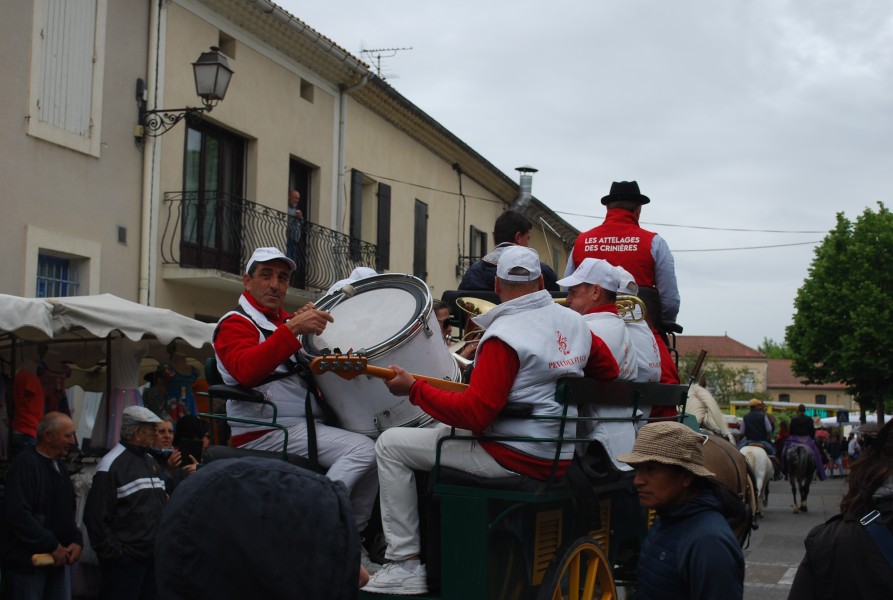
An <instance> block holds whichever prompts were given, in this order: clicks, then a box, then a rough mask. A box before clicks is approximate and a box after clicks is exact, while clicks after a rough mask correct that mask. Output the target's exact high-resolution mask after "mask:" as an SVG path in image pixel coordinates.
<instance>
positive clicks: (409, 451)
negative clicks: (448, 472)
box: [375, 425, 517, 561]
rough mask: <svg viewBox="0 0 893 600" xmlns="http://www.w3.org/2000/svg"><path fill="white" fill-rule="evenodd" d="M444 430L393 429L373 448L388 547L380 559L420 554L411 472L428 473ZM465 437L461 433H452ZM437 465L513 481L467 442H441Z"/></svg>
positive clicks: (506, 472)
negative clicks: (438, 463)
mask: <svg viewBox="0 0 893 600" xmlns="http://www.w3.org/2000/svg"><path fill="white" fill-rule="evenodd" d="M449 432H450V428H449V427H448V426H446V425H437V426H435V427H429V428H424V429H417V428H411V427H393V428H391V429H388V430H386V431H385V432H384V433H382V434H381V436H380V437H379V438H378V442H376V444H375V454H376V456H377V458H378V479H379V483H380V485H381V501H380V503H381V521H382V528H383V529H384V536H385V541H386V542H387V544H388V548H387V551H386V552H385V558H387V559H388V560H390V561H400V560H405V559H407V558H409V557H411V556H415V555H417V554H419V553H420V552H421V542H420V539H419V501H418V497H417V496H416V485H415V474H414V473H413V471H414V470H416V471H430V470H431V469H433V468H434V460H435V457H436V452H437V440H439V439H440V438H442V437H443V436H445V435H447V434H449ZM457 433H459V434H463V435H467V434H468V432H467V431H457ZM440 464H441V465H442V466H445V467H452V468H454V469H461V470H462V471H465V472H467V473H472V474H474V475H479V476H481V477H509V476H511V475H517V473H513V472H512V471H509V470H507V469H505V468H503V467H502V466H501V465H500V464H499V463H497V462H496V460H495V459H494V458H493V457H492V456H490V455H489V454H488V453H487V451H486V450H484V449H483V448H481V446H480V444H479V443H477V442H475V441H470V440H456V441H447V442H444V445H443V448H442V449H441V453H440Z"/></svg>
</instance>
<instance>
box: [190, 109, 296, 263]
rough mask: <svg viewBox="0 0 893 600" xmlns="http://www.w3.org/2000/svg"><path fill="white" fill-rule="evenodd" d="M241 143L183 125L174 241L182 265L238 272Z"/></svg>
mask: <svg viewBox="0 0 893 600" xmlns="http://www.w3.org/2000/svg"><path fill="white" fill-rule="evenodd" d="M245 147H246V141H245V140H244V139H243V138H240V137H238V136H236V135H234V134H232V133H230V132H228V131H225V130H223V129H220V128H219V127H214V126H213V125H211V124H209V123H199V124H197V125H189V126H188V127H187V129H186V150H185V153H184V159H185V160H184V162H185V164H184V169H183V204H182V208H181V210H182V211H183V213H182V221H181V222H182V231H181V239H180V245H181V249H180V261H181V264H182V265H183V266H187V267H198V268H215V269H220V270H222V271H227V272H229V273H239V272H240V270H241V264H240V255H241V250H242V241H243V237H244V232H243V231H242V219H241V214H242V211H241V208H242V200H243V198H242V196H243V194H244V179H245ZM284 195H285V194H284V193H283V196H284ZM284 202H285V201H283V203H284Z"/></svg>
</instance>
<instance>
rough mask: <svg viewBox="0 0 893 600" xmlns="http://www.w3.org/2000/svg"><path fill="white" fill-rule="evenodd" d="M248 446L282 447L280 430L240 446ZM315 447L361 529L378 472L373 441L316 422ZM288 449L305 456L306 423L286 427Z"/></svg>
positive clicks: (375, 490) (368, 513)
mask: <svg viewBox="0 0 893 600" xmlns="http://www.w3.org/2000/svg"><path fill="white" fill-rule="evenodd" d="M241 447H242V448H248V449H251V450H271V451H274V452H275V451H279V452H281V451H282V432H281V431H278V430H277V431H274V432H272V433H268V434H267V435H265V436H263V437H261V438H258V439H256V440H254V441H252V442H249V443H247V444H245V445H244V446H241ZM316 450H317V456H318V459H319V464H320V466H322V467H324V468H326V469H327V471H326V477H328V478H329V479H331V480H333V481H340V482H341V483H343V484H344V487H346V488H347V492H348V494H350V504H351V508H352V509H353V513H354V519H355V521H356V524H357V528H358V529H359V530H361V531H362V529H363V528H364V527H365V526H366V523H368V522H369V517H370V516H371V515H372V508H373V507H374V506H375V495H376V493H378V475H377V473H376V470H375V441H373V440H372V439H371V438H369V437H366V436H365V435H363V434H361V433H354V432H352V431H347V430H345V429H339V428H337V427H330V426H328V425H323V424H322V423H319V422H317V423H316ZM288 452H289V453H292V454H300V455H301V456H307V455H308V453H309V449H308V447H307V424H306V423H303V422H302V423H299V424H297V425H293V426H291V427H289V428H288Z"/></svg>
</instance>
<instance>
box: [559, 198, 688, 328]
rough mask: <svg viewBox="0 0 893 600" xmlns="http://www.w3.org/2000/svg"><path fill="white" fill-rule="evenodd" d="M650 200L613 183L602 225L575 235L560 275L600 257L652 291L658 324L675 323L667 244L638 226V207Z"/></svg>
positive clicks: (673, 276) (672, 270)
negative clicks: (656, 300)
mask: <svg viewBox="0 0 893 600" xmlns="http://www.w3.org/2000/svg"><path fill="white" fill-rule="evenodd" d="M649 202H651V199H650V198H648V196H644V195H642V194H641V193H640V192H639V184H638V183H636V182H635V181H615V182H614V183H612V184H611V193H610V194H608V195H607V196H605V197H604V198H602V204H604V205H605V206H607V207H608V212H607V214H606V215H605V220H604V222H603V223H602V224H601V225H599V226H597V227H594V228H592V229H590V230H589V231H586V232H583V233H581V234H580V235H579V236H577V241H576V242H575V243H574V249H573V252H572V253H571V256H570V257H569V258H568V261H567V269H565V273H564V276H565V277H568V276H570V275H571V274H572V273H573V272H574V270H576V268H577V267H578V266H579V265H580V263H582V262H583V259H584V258H601V259H603V260H606V261H608V262H609V263H611V264H612V265H614V266H615V267H623V268H624V269H626V270H627V271H629V272H630V273H631V274H632V276H633V277H634V278H635V280H636V284H638V286H639V288H640V289H641V288H654V289H656V290H657V293H658V296H659V297H660V307H661V310H660V317H661V318H660V319H658V320H659V321H664V322H670V323H675V321H676V315H677V314H678V313H679V288H678V287H677V285H676V268H675V266H674V264H673V255H672V254H671V253H670V249H669V247H668V246H667V243H666V242H665V241H664V239H663V238H662V237H660V236H659V235H657V234H656V233H654V232H651V231H646V230H645V229H642V228H641V227H639V214H640V213H641V211H642V205H643V204H648V203H649Z"/></svg>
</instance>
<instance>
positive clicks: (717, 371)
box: [679, 354, 771, 406]
mask: <svg viewBox="0 0 893 600" xmlns="http://www.w3.org/2000/svg"><path fill="white" fill-rule="evenodd" d="M696 361H697V355H695V354H686V355H684V356H681V357H680V359H679V375H680V377H683V379H684V380H687V378H688V377H690V376H691V371H692V369H693V368H694V365H695V362H696ZM701 375H703V376H704V379H705V380H706V383H707V386H706V387H707V388H709V389H710V391H711V393H712V394H713V397H714V398H716V401H717V402H718V403H719V405H720V406H728V405H729V404H730V403H731V402H732V400H749V399H750V398H759V399H760V400H764V401H765V400H770V399H771V398H770V396H769V394H766V393H764V392H754V391H747V389H745V381H746V380H747V378H748V375H752V373H751V371H750V370H749V369H747V368H744V367H742V368H740V369H733V368H731V367H727V366H726V365H724V364H723V363H722V362H720V361H719V360H717V359H715V358H710V357H707V360H705V361H704V364H703V365H702V366H701Z"/></svg>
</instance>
